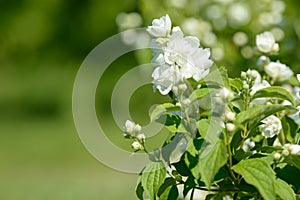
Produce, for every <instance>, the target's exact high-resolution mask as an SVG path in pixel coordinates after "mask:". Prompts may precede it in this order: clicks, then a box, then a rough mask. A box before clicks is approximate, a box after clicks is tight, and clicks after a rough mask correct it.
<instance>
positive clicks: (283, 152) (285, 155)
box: [281, 149, 290, 157]
mask: <svg viewBox="0 0 300 200" xmlns="http://www.w3.org/2000/svg"><path fill="white" fill-rule="evenodd" d="M281 154H282V155H283V156H284V157H287V156H289V155H290V152H289V150H287V149H283V151H282V152H281Z"/></svg>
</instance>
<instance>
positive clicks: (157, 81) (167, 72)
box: [152, 65, 182, 95]
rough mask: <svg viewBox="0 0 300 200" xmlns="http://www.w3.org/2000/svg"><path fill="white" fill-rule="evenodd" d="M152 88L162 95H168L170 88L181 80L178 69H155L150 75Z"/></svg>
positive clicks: (174, 67)
mask: <svg viewBox="0 0 300 200" xmlns="http://www.w3.org/2000/svg"><path fill="white" fill-rule="evenodd" d="M152 77H153V81H152V83H153V84H154V87H155V88H157V89H158V90H159V92H160V93H161V94H162V95H166V94H168V93H169V92H170V91H171V90H172V88H173V87H174V86H175V85H177V84H178V83H179V82H180V81H181V80H182V75H181V73H180V71H179V68H178V67H177V66H175V65H172V66H168V65H162V66H160V67H156V68H155V69H154V71H153V73H152Z"/></svg>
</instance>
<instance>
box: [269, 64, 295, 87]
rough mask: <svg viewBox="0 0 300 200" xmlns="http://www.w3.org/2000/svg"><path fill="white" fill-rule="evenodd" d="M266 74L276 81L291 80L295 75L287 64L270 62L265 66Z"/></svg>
mask: <svg viewBox="0 0 300 200" xmlns="http://www.w3.org/2000/svg"><path fill="white" fill-rule="evenodd" d="M265 72H266V73H267V74H268V75H269V76H270V77H272V78H273V79H274V80H275V81H280V82H282V81H286V80H288V79H289V78H291V77H292V76H293V75H294V73H293V71H292V70H291V69H290V68H289V67H288V66H286V65H285V64H282V63H280V62H279V61H277V62H270V63H269V64H267V65H266V66H265Z"/></svg>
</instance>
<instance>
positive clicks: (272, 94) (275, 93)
mask: <svg viewBox="0 0 300 200" xmlns="http://www.w3.org/2000/svg"><path fill="white" fill-rule="evenodd" d="M252 98H253V99H256V98H278V99H282V100H288V101H290V102H291V103H292V104H293V105H295V99H294V97H293V95H292V94H291V93H290V92H289V91H287V90H286V89H284V88H283V87H280V86H271V87H267V88H263V89H260V90H258V91H257V92H256V93H255V94H254V95H253V97H252Z"/></svg>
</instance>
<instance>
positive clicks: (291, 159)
mask: <svg viewBox="0 0 300 200" xmlns="http://www.w3.org/2000/svg"><path fill="white" fill-rule="evenodd" d="M284 161H285V162H287V163H288V164H289V165H291V166H295V167H297V168H298V169H300V156H297V155H289V156H288V157H285V159H284Z"/></svg>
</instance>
